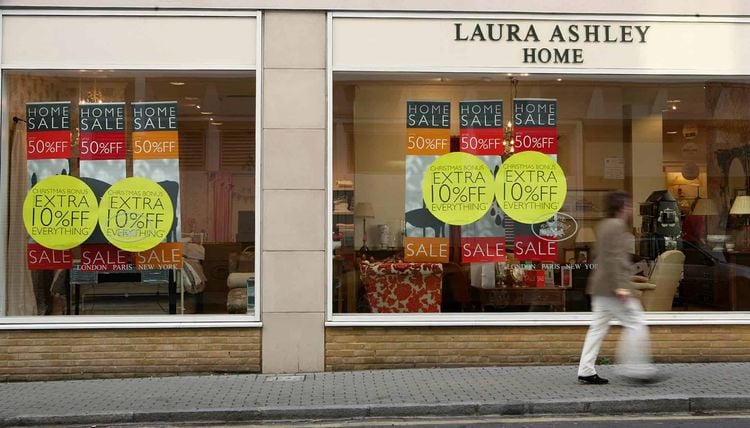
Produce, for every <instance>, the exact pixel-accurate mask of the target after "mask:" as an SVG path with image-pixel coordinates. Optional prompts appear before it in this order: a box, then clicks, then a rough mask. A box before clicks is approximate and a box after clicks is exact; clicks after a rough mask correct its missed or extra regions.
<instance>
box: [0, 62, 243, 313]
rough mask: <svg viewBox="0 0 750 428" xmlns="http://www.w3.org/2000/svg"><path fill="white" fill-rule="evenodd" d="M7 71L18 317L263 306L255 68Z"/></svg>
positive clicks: (12, 279) (11, 256)
mask: <svg viewBox="0 0 750 428" xmlns="http://www.w3.org/2000/svg"><path fill="white" fill-rule="evenodd" d="M3 78H4V81H3V89H4V92H5V102H4V108H3V113H4V114H5V116H6V119H7V120H6V121H5V123H8V129H5V130H4V131H5V133H6V135H7V138H6V139H4V141H7V144H8V145H9V147H8V153H10V159H6V160H5V161H4V164H3V166H4V169H3V173H4V174H5V175H6V176H7V177H8V179H9V189H6V194H7V195H8V200H7V206H8V226H9V231H8V232H9V233H8V236H7V241H6V247H7V254H8V257H7V262H6V263H5V284H4V291H3V292H4V293H5V301H6V314H7V315H11V316H13V315H16V316H29V315H162V314H226V313H234V314H253V312H254V310H253V308H254V303H255V296H254V286H255V284H254V275H255V257H254V255H255V245H254V244H255V208H256V207H255V171H256V159H255V153H256V151H255V105H256V104H255V74H254V73H253V72H156V71H154V72H149V71H118V70H75V71H9V72H6V73H5V74H4V76H3Z"/></svg>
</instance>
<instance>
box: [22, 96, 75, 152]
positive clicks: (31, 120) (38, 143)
mask: <svg viewBox="0 0 750 428" xmlns="http://www.w3.org/2000/svg"><path fill="white" fill-rule="evenodd" d="M68 158H70V102H69V101H64V102H39V103H27V104H26V159H29V160H34V159H68Z"/></svg>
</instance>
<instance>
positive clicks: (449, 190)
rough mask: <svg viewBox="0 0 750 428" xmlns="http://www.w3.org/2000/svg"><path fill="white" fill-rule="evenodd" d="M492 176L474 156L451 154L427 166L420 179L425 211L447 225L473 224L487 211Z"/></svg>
mask: <svg viewBox="0 0 750 428" xmlns="http://www.w3.org/2000/svg"><path fill="white" fill-rule="evenodd" d="M492 182H493V179H492V172H491V171H490V169H489V168H488V167H487V165H485V163H484V162H483V161H482V160H481V159H479V158H478V157H476V156H474V155H470V154H468V153H461V152H453V153H448V154H445V155H442V156H440V157H439V158H437V159H436V160H435V162H433V163H432V164H430V166H429V167H428V168H427V172H425V175H424V177H423V178H422V198H423V199H424V201H425V204H426V205H427V209H428V210H429V211H430V212H431V213H432V215H434V216H435V217H437V218H438V219H439V220H442V221H444V222H445V223H447V224H454V225H462V224H469V223H474V222H475V221H477V220H479V219H480V218H482V216H483V215H484V213H486V212H487V210H489V209H490V206H491V205H492V200H493V199H494V195H493V192H492Z"/></svg>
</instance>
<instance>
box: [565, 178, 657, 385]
mask: <svg viewBox="0 0 750 428" xmlns="http://www.w3.org/2000/svg"><path fill="white" fill-rule="evenodd" d="M605 206H606V210H607V218H606V219H604V220H602V221H601V222H600V223H599V224H598V225H597V228H596V238H597V239H596V242H595V244H594V249H593V253H594V266H595V269H594V271H593V272H592V274H591V275H590V276H589V281H588V284H587V287H586V292H587V293H588V294H590V295H591V308H592V318H591V325H590V326H589V330H588V332H587V333H586V339H585V341H584V342H583V351H582V352H581V362H580V364H579V366H578V381H579V382H580V383H583V384H594V385H601V384H606V383H608V382H609V381H608V380H607V379H604V378H602V377H600V376H599V375H598V374H597V373H596V369H595V368H594V365H595V364H596V358H597V356H598V355H599V349H600V348H601V346H602V342H603V341H604V336H606V335H607V331H608V330H609V322H610V321H611V320H612V319H617V320H618V321H619V322H620V324H621V325H622V326H623V332H622V335H621V337H620V343H619V344H618V348H617V360H618V364H620V366H619V367H618V369H619V371H620V373H621V374H622V375H623V376H624V377H625V378H626V379H628V380H629V381H631V382H634V383H654V382H658V381H660V380H662V379H661V378H660V377H659V376H658V375H657V369H656V367H655V366H654V365H653V364H652V363H651V349H650V343H649V333H648V326H646V324H645V322H644V317H643V307H642V306H641V302H640V301H639V300H638V298H637V297H634V296H633V288H632V285H631V279H632V275H633V265H632V262H631V256H630V253H632V252H633V248H632V247H633V243H634V238H633V235H632V234H631V233H630V232H629V230H628V229H629V227H628V222H629V220H630V218H631V217H632V215H633V205H632V202H631V199H630V195H629V194H628V193H626V192H621V191H618V192H613V193H610V194H608V195H607V196H606V197H605Z"/></svg>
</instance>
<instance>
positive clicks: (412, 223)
mask: <svg viewBox="0 0 750 428" xmlns="http://www.w3.org/2000/svg"><path fill="white" fill-rule="evenodd" d="M450 118H451V103H450V102H449V101H407V102H406V140H405V146H404V148H405V152H406V188H405V196H404V197H405V222H404V224H405V230H404V260H406V261H411V262H447V261H448V259H449V239H448V226H447V225H446V223H445V221H444V220H441V219H439V218H437V217H435V215H434V214H433V213H432V211H430V209H429V208H428V207H427V205H426V203H425V201H424V199H423V197H422V192H423V190H422V189H423V182H422V179H423V177H424V175H425V173H426V172H427V169H428V168H429V166H430V165H431V164H432V162H434V161H435V160H437V159H438V157H439V156H440V155H443V154H446V153H450V151H451V143H450V125H451V123H450Z"/></svg>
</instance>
